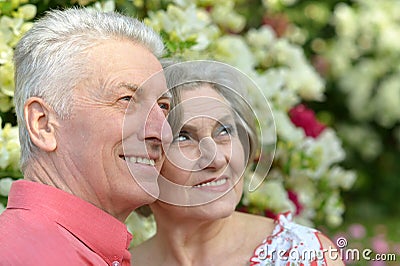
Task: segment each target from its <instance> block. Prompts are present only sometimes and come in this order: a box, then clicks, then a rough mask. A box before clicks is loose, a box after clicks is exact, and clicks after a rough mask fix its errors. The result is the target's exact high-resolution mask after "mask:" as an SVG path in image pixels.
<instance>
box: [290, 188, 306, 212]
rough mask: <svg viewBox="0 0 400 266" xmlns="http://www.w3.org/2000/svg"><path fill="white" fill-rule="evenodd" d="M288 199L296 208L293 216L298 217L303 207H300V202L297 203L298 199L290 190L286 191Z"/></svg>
mask: <svg viewBox="0 0 400 266" xmlns="http://www.w3.org/2000/svg"><path fill="white" fill-rule="evenodd" d="M288 198H289V199H290V200H291V201H292V202H293V203H294V205H295V206H296V213H295V215H298V214H300V213H301V211H302V210H303V205H301V203H300V201H299V197H298V196H297V194H296V193H295V192H293V191H292V190H288Z"/></svg>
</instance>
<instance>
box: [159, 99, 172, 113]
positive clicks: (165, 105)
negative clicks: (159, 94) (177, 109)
mask: <svg viewBox="0 0 400 266" xmlns="http://www.w3.org/2000/svg"><path fill="white" fill-rule="evenodd" d="M158 106H160V108H161V109H162V110H163V112H164V115H165V116H167V115H168V113H169V111H170V108H171V106H170V104H169V103H168V102H160V103H158Z"/></svg>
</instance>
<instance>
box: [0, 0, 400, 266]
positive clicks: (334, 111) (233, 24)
mask: <svg viewBox="0 0 400 266" xmlns="http://www.w3.org/2000/svg"><path fill="white" fill-rule="evenodd" d="M70 6H87V7H90V8H93V9H98V10H102V11H105V12H107V11H112V10H117V11H120V12H123V13H125V14H127V15H130V16H133V17H137V18H140V19H142V20H144V21H145V23H147V24H148V25H149V26H151V27H153V28H154V29H155V30H156V31H158V32H159V33H160V34H161V36H162V37H163V38H164V41H165V43H166V55H165V56H166V57H171V56H173V57H179V58H182V59H184V60H190V59H215V60H219V61H224V62H226V63H229V64H231V65H233V66H235V67H237V68H239V69H240V70H241V71H243V72H244V73H246V74H247V75H249V77H251V78H252V79H253V80H254V81H255V83H256V84H257V85H258V86H259V87H260V89H261V91H262V92H263V93H264V95H265V97H266V98H267V99H268V100H269V103H270V106H271V109H272V111H273V113H274V116H275V123H276V129H277V135H278V142H277V143H276V154H275V160H274V163H273V165H272V167H271V170H270V172H269V175H268V178H267V179H266V180H265V181H264V182H263V185H262V186H261V187H260V188H259V189H258V190H257V191H256V193H246V191H245V193H244V197H243V199H242V201H241V204H240V205H239V206H238V209H240V210H242V211H246V212H251V213H256V214H260V215H265V216H269V217H274V216H275V215H276V214H277V213H278V212H281V211H286V210H291V211H293V212H294V213H296V220H297V221H298V222H300V223H303V224H307V225H311V226H315V227H318V228H319V229H320V230H322V231H324V232H325V233H326V234H328V235H329V236H330V237H331V238H332V239H337V238H340V237H344V238H345V239H346V240H347V242H348V244H347V246H346V248H357V249H360V250H362V249H365V248H369V249H371V250H372V251H373V252H374V253H373V254H380V253H381V254H397V261H400V257H399V254H400V222H399V221H400V205H399V204H398V200H400V196H399V195H400V181H399V179H400V41H399V40H400V1H397V0H352V1H350V0H349V1H337V0H263V1H262V0H232V1H219V0H215V1H212V0H197V1H188V0H175V1H172V0H171V1H166V0H165V1H164V0H148V1H146V0H115V1H92V0H71V1H61V0H55V1H50V0H47V1H39V0H11V1H8V0H7V1H0V117H1V129H0V212H1V211H2V210H4V208H5V206H6V202H7V195H8V191H9V188H10V186H11V183H12V182H13V181H14V180H16V179H19V178H21V177H22V175H21V173H20V172H19V170H18V158H19V142H18V129H17V127H16V118H15V113H14V109H13V102H12V98H13V91H14V82H13V75H14V74H13V64H12V55H13V48H14V46H15V44H16V42H17V41H18V39H19V38H20V37H21V36H22V35H23V34H24V33H25V32H26V31H27V30H28V29H29V28H30V26H31V23H32V22H33V21H34V20H36V19H38V18H40V17H41V16H43V14H44V12H46V11H47V10H49V9H54V8H64V7H70ZM246 97H248V99H249V101H251V102H252V103H253V104H254V106H255V107H254V108H258V107H257V106H259V105H260V104H262V103H260V102H258V101H257V100H258V99H257V94H256V93H253V92H251V91H249V94H248V95H247V96H246ZM263 130H268V129H263ZM262 144H263V149H268V147H269V148H270V146H271V143H269V142H268V140H266V141H265V142H264V143H262ZM263 159H264V158H262V157H260V158H259V159H258V162H259V163H262V162H263ZM134 215H135V216H132V218H131V219H130V220H129V221H127V223H128V225H129V224H130V223H135V224H136V225H132V227H130V228H131V229H132V230H137V232H138V233H137V235H138V236H139V237H138V238H137V241H142V240H144V239H145V238H147V237H148V236H149V235H150V234H151V233H152V232H154V230H155V229H154V227H153V226H152V224H153V223H152V220H149V219H148V218H145V217H141V216H137V214H134ZM140 223H142V225H140ZM137 224H139V226H138V225H137ZM134 234H135V233H134ZM348 263H349V264H352V265H398V263H399V262H397V264H396V262H388V261H386V262H385V261H378V260H375V261H367V260H362V259H360V260H359V261H357V260H355V261H351V260H350V261H348Z"/></svg>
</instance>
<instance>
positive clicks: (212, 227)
mask: <svg viewBox="0 0 400 266" xmlns="http://www.w3.org/2000/svg"><path fill="white" fill-rule="evenodd" d="M155 213H156V214H155V215H156V220H157V221H163V222H161V223H158V224H157V235H156V236H155V238H154V239H153V241H155V242H154V244H155V245H156V246H157V247H158V248H159V250H160V252H161V253H162V254H163V255H162V256H163V257H164V259H163V261H170V262H171V263H168V264H167V263H166V264H165V265H170V264H171V265H196V264H197V265H212V264H213V263H212V260H213V259H214V258H216V257H218V256H220V255H221V254H227V253H230V252H235V251H236V249H237V248H238V245H237V242H235V241H227V239H231V240H232V234H234V228H237V226H236V225H235V224H236V223H237V219H236V218H235V215H231V216H229V217H226V218H220V219H213V220H212V219H210V220H207V219H204V220H203V219H201V218H193V217H190V215H188V216H187V217H184V218H182V216H181V217H172V215H171V214H167V213H166V212H164V210H161V211H158V210H157V211H156V212H155ZM165 221H168V222H165ZM159 255H161V254H159Z"/></svg>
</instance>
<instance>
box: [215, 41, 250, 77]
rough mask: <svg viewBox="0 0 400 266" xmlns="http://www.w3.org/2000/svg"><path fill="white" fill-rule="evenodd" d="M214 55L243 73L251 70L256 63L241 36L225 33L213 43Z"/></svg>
mask: <svg viewBox="0 0 400 266" xmlns="http://www.w3.org/2000/svg"><path fill="white" fill-rule="evenodd" d="M213 52H214V57H215V59H217V60H220V61H223V62H226V63H228V64H231V65H232V66H235V67H237V68H239V69H240V70H242V71H244V72H245V73H248V72H251V71H252V70H253V68H254V67H255V65H256V59H255V58H254V56H253V54H252V52H251V51H250V48H249V47H248V45H247V44H246V42H245V40H244V38H243V37H241V36H238V35H225V36H222V37H221V38H219V39H217V40H216V41H215V44H214V45H213Z"/></svg>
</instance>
